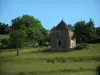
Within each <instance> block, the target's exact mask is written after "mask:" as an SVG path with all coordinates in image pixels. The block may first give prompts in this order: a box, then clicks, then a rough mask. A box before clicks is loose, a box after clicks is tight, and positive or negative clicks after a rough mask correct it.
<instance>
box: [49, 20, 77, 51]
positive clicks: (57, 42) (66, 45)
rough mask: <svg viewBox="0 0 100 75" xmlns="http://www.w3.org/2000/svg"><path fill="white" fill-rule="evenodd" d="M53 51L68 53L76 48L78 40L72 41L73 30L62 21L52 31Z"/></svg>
mask: <svg viewBox="0 0 100 75" xmlns="http://www.w3.org/2000/svg"><path fill="white" fill-rule="evenodd" d="M50 35H51V50H57V51H68V50H70V49H72V48H75V47H76V40H75V39H72V36H73V30H71V29H70V28H69V27H68V25H67V24H66V23H65V22H64V21H63V20H62V21H61V22H60V23H59V24H58V25H57V26H56V27H55V26H54V28H52V29H51V34H50Z"/></svg>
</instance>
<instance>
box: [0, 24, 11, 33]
mask: <svg viewBox="0 0 100 75" xmlns="http://www.w3.org/2000/svg"><path fill="white" fill-rule="evenodd" d="M9 32H10V27H9V26H8V24H5V23H1V22H0V34H8V33H9Z"/></svg>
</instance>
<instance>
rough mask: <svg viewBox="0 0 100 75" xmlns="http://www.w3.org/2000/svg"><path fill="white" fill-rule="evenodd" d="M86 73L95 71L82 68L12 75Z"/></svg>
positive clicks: (15, 74)
mask: <svg viewBox="0 0 100 75" xmlns="http://www.w3.org/2000/svg"><path fill="white" fill-rule="evenodd" d="M84 71H92V72H94V71H95V69H92V68H87V69H84V68H80V69H58V70H49V71H32V72H19V73H14V74H10V75H41V74H60V73H73V72H74V73H75V72H84Z"/></svg>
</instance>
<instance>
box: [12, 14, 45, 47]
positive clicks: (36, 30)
mask: <svg viewBox="0 0 100 75" xmlns="http://www.w3.org/2000/svg"><path fill="white" fill-rule="evenodd" d="M22 25H23V26H24V27H26V29H25V31H26V33H27V43H28V44H29V42H31V45H32V44H33V45H34V46H35V43H39V45H41V44H43V43H44V41H45V37H46V36H47V31H46V29H45V28H43V26H42V25H41V22H40V21H39V20H38V19H36V18H34V17H33V16H30V15H23V16H20V17H17V18H15V19H12V30H19V29H21V26H22Z"/></svg>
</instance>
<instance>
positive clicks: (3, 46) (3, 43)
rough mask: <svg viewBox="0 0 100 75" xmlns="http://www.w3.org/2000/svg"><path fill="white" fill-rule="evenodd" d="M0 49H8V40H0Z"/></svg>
mask: <svg viewBox="0 0 100 75" xmlns="http://www.w3.org/2000/svg"><path fill="white" fill-rule="evenodd" d="M0 42H1V48H7V47H9V40H8V39H7V38H4V39H1V40H0Z"/></svg>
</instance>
